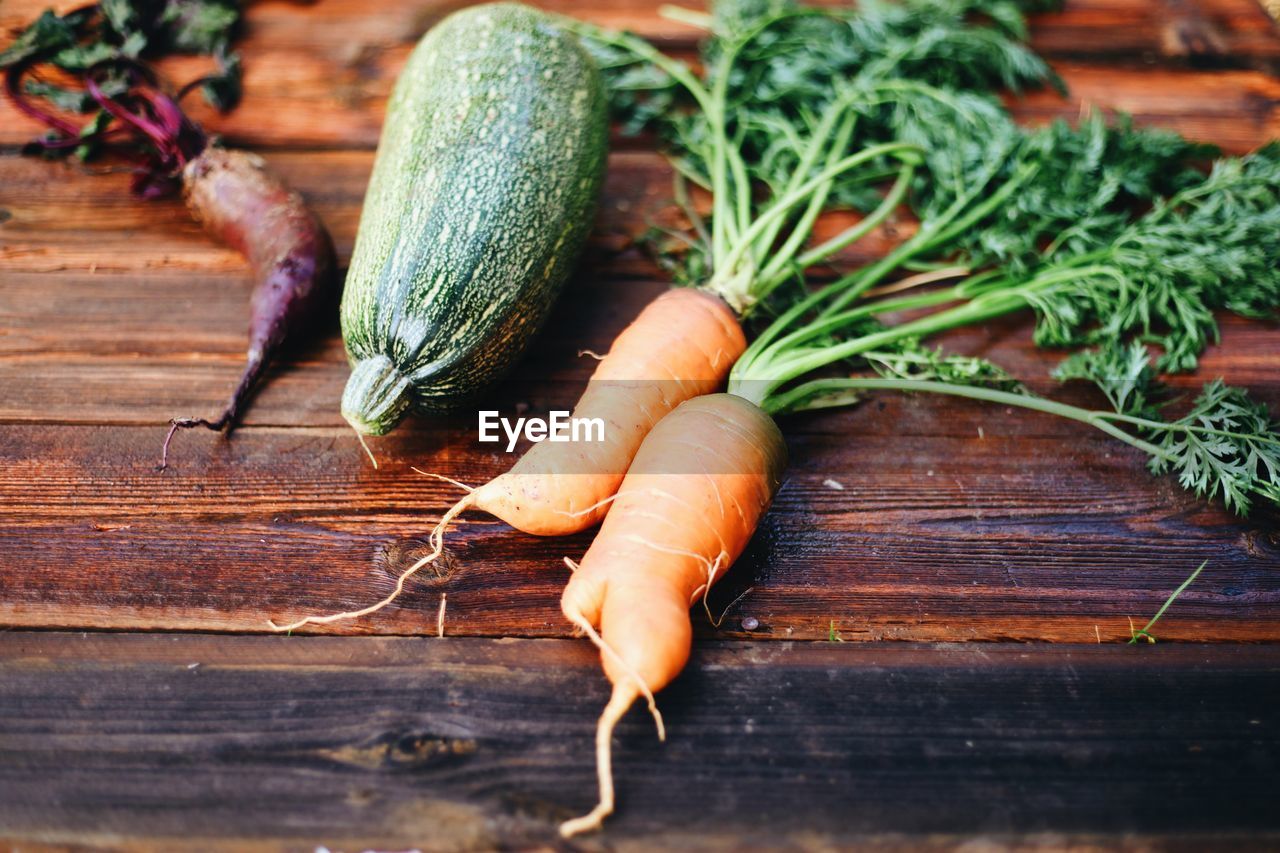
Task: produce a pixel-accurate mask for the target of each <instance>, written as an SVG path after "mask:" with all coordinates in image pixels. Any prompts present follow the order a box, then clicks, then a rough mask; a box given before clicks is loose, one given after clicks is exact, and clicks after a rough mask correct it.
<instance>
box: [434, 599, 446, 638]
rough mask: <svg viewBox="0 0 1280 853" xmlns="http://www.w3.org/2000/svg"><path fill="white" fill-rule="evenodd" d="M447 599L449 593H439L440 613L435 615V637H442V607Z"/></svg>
mask: <svg viewBox="0 0 1280 853" xmlns="http://www.w3.org/2000/svg"><path fill="white" fill-rule="evenodd" d="M448 598H449V593H447V592H442V593H440V612H438V613H437V614H436V636H437V637H443V636H444V607H445V604H446V602H447V601H448Z"/></svg>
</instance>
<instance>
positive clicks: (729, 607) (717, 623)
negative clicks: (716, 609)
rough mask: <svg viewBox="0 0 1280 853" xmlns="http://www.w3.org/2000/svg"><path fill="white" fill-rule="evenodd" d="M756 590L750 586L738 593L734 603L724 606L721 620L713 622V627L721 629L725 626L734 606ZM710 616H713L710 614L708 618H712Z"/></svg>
mask: <svg viewBox="0 0 1280 853" xmlns="http://www.w3.org/2000/svg"><path fill="white" fill-rule="evenodd" d="M754 589H755V587H754V586H749V587H747V588H746V589H744V590H743V591H742V592H740V593H738V595H737V597H736V598H734V599H733V601H730V602H729V603H728V604H726V605H725V606H724V610H721V611H720V618H719V619H715V620H713V621H712V622H711V627H712V628H719V627H720V626H721V625H722V624H724V617H726V616H728V615H729V611H730V610H732V609H733V607H734V605H735V604H737V603H738V602H739V601H741V600H742V599H744V598H746V597H747V594H748V593H750V592H752V591H753V590H754ZM710 615H711V614H710V613H708V614H707V616H708V617H710Z"/></svg>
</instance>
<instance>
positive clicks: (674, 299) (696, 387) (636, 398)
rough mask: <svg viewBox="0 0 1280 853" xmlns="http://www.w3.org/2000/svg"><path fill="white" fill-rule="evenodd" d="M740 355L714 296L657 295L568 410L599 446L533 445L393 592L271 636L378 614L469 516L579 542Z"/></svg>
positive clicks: (731, 323)
mask: <svg viewBox="0 0 1280 853" xmlns="http://www.w3.org/2000/svg"><path fill="white" fill-rule="evenodd" d="M746 346H747V341H746V337H745V336H744V335H743V333H742V327H741V326H740V325H739V324H738V320H737V317H736V316H735V315H734V313H733V311H732V310H730V308H729V306H728V305H726V304H725V303H724V301H723V300H721V299H720V298H719V297H717V296H714V295H712V294H709V293H706V292H703V291H701V290H695V289H692V288H679V289H674V290H669V291H667V292H665V293H663V294H662V295H661V296H659V297H658V298H657V299H655V300H654V301H653V302H651V303H649V305H647V306H646V307H645V309H644V310H643V311H641V312H640V315H639V316H638V317H636V319H635V320H634V321H632V323H631V325H629V326H628V327H627V328H626V329H624V330H623V332H622V334H620V335H619V336H618V337H617V339H616V340H614V342H613V347H612V348H611V349H610V350H609V353H608V355H606V356H604V358H602V359H601V360H600V363H599V364H598V365H597V366H596V369H595V372H594V373H593V374H592V376H591V382H590V383H589V385H588V387H587V390H586V392H585V393H584V394H583V395H582V398H581V399H580V400H579V401H578V405H577V406H576V407H575V408H574V410H573V417H575V418H600V419H601V420H602V421H603V422H604V440H603V441H598V442H550V441H544V442H540V443H538V444H535V445H534V446H533V447H532V448H531V449H530V450H529V451H528V452H527V453H526V454H525V455H524V457H523V458H521V459H520V460H519V461H518V462H517V463H516V464H515V465H514V466H513V467H512V468H511V470H510V471H508V472H507V473H505V474H501V475H499V476H497V477H495V478H494V479H493V480H490V481H489V482H488V483H486V484H484V485H482V486H480V487H478V488H476V489H472V490H470V492H469V493H468V494H467V495H466V497H464V498H463V499H462V500H460V501H458V503H456V504H455V505H454V506H453V507H452V508H450V509H449V510H448V511H447V512H446V513H445V514H444V516H443V517H442V518H441V519H440V521H439V523H437V525H436V527H435V529H434V530H433V531H432V533H431V542H432V549H431V552H430V553H429V554H427V555H426V556H425V557H423V558H422V559H421V560H419V561H418V562H416V563H414V564H413V565H412V566H410V567H409V568H408V569H406V570H405V571H404V572H403V573H402V574H401V575H400V577H399V579H398V580H397V582H396V586H395V589H394V590H393V591H392V593H391V594H390V595H388V596H387V597H386V598H384V599H382V600H381V601H379V602H377V603H376V604H373V605H370V606H369V607H365V608H363V609H360V610H354V611H348V612H344V613H335V614H332V615H329V616H308V617H306V618H304V619H300V620H298V621H297V622H294V623H292V624H290V625H283V626H277V625H276V624H275V623H274V622H273V623H270V624H271V627H272V628H274V629H275V630H278V631H289V630H294V629H297V628H301V627H302V626H304V625H307V624H323V623H327V622H334V621H337V620H339V619H351V618H355V617H358V616H365V615H367V614H369V613H373V612H374V611H376V610H379V609H381V608H382V607H385V606H386V605H387V604H390V603H391V602H392V601H394V600H395V598H396V597H397V596H398V595H399V594H400V592H401V590H403V588H404V583H405V581H406V580H408V578H409V577H410V576H412V575H413V574H414V573H415V572H417V571H418V570H419V569H421V568H422V567H423V566H425V565H427V564H428V563H430V562H432V561H434V560H436V559H438V558H439V557H440V555H441V554H442V553H444V538H443V532H444V529H445V528H446V527H447V526H448V524H449V522H451V521H452V520H453V519H454V518H456V517H457V516H458V515H459V514H460V513H462V512H464V511H466V510H468V509H478V510H482V511H484V512H487V513H489V514H490V515H494V516H497V517H498V518H500V519H502V520H503V521H505V522H506V523H507V524H510V525H511V526H512V527H515V528H516V529H518V530H522V531H524V532H526V533H532V534H535V535H538V536H558V535H566V534H570V533H577V532H579V531H581V530H586V529H587V528H589V527H591V526H593V525H595V524H597V523H598V522H599V521H600V519H601V518H603V517H604V515H605V513H607V512H608V510H609V503H610V501H611V500H612V499H613V496H614V494H615V492H617V490H618V486H619V485H620V484H621V483H622V480H623V477H624V476H625V475H626V473H627V468H628V466H629V465H630V464H631V460H632V458H633V457H634V456H635V454H636V451H637V450H638V449H639V447H640V443H641V442H642V441H643V440H644V437H645V435H646V434H648V432H649V430H651V429H652V428H653V426H654V424H656V423H658V422H659V421H660V420H662V418H663V417H664V416H665V415H666V414H667V413H668V412H670V411H671V410H672V409H674V408H675V407H676V406H678V405H680V404H681V403H683V402H684V401H685V400H689V399H692V398H694V397H697V396H699V395H702V394H708V393H711V392H712V391H715V390H717V389H718V388H719V387H720V386H721V385H723V383H724V380H725V377H726V376H727V375H728V373H729V368H730V367H732V366H733V364H734V362H736V361H737V360H738V357H739V356H741V355H742V353H743V351H744V350H745V349H746ZM430 476H437V477H438V476H439V475H430ZM440 479H445V480H448V478H447V477H440ZM449 482H456V481H453V480H449ZM458 485H461V484H460V483H459V484H458ZM464 488H465V487H464Z"/></svg>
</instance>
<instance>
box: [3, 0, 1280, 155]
mask: <svg viewBox="0 0 1280 853" xmlns="http://www.w3.org/2000/svg"><path fill="white" fill-rule="evenodd" d="M45 5H47V4H46V2H45V0H10V2H9V3H6V9H5V11H4V13H3V17H0V29H5V30H10V31H11V30H12V29H13V28H14V27H17V26H20V25H21V22H23V21H26V20H29V19H30V18H32V17H33V16H34V15H35V14H37V13H38V10H39V9H41V8H43V7H44V6H45ZM74 5H76V4H75V3H63V4H62V6H64V7H68V8H69V7H73V6H74ZM459 5H463V4H460V3H452V2H450V3H441V2H440V0H417V2H414V3H405V4H401V3H391V2H387V0H384V2H381V3H378V4H375V6H374V7H373V8H371V7H370V6H369V4H368V3H365V2H356V0H344V2H338V3H329V2H326V3H324V4H317V5H315V6H299V5H291V4H288V3H266V4H261V5H255V6H254V7H253V8H252V9H251V10H250V13H249V18H248V20H249V26H248V28H247V35H246V37H245V38H244V39H243V41H242V43H241V45H240V47H241V49H242V51H243V52H244V54H245V56H246V58H247V60H246V63H245V80H244V85H245V98H244V102H243V103H242V105H241V106H240V107H239V108H238V109H236V110H235V111H234V112H232V113H231V114H230V115H227V116H218V115H216V114H215V113H213V111H211V110H210V109H208V108H207V107H205V106H204V105H202V104H200V103H198V99H192V101H191V102H190V106H191V108H192V110H193V115H195V117H196V118H197V119H199V120H200V121H201V122H203V123H204V124H205V125H206V126H207V127H208V128H209V129H210V130H211V131H213V132H215V133H218V134H221V135H223V136H225V137H226V138H227V139H228V140H230V141H232V142H233V143H235V144H238V145H246V146H251V147H288V146H293V147H299V146H303V147H333V148H347V147H353V146H355V147H362V148H370V149H371V148H372V147H373V146H374V145H376V143H377V138H378V133H379V130H380V128H381V124H382V113H383V110H384V108H385V103H386V98H387V96H388V94H389V92H390V89H391V85H392V83H393V82H394V80H395V77H396V75H397V74H398V73H399V70H400V68H401V67H402V66H403V64H404V61H405V59H406V57H407V56H408V52H409V49H410V48H411V47H412V44H413V43H414V42H415V41H416V39H417V37H418V35H420V34H421V33H422V32H423V31H425V29H426V28H427V27H428V26H429V25H430V24H431V23H432V22H433V21H434V20H435V19H436V18H437V17H438V16H439V14H440V13H441V12H442V11H444V10H447V9H451V8H454V7H456V6H459ZM548 8H552V9H553V10H555V11H563V12H567V13H569V14H573V15H577V16H579V17H582V18H584V19H587V20H592V21H596V22H599V23H603V24H606V25H610V26H624V27H630V28H632V29H636V30H638V31H640V32H642V33H644V34H646V35H649V36H652V37H655V38H659V39H660V40H662V41H664V42H666V43H667V44H668V46H669V47H671V48H675V49H677V50H687V48H688V46H689V45H690V43H691V38H690V37H691V36H692V35H693V31H692V30H690V29H689V28H688V27H685V26H682V25H676V24H672V23H670V22H667V21H665V20H664V19H662V18H660V17H658V16H657V15H656V14H655V12H653V11H649V10H645V11H639V12H638V11H636V9H635V7H632V6H628V5H626V4H608V3H601V2H600V1H599V0H557V2H554V3H550V4H548ZM1033 33H1034V34H1035V46H1036V47H1037V48H1039V49H1041V50H1044V51H1045V52H1046V53H1047V54H1048V55H1049V56H1051V57H1055V56H1056V57H1059V58H1063V61H1060V62H1055V67H1057V68H1058V70H1059V71H1060V72H1061V74H1062V75H1063V77H1064V79H1065V80H1066V81H1067V83H1068V85H1070V86H1071V87H1072V89H1073V91H1074V94H1073V97H1072V98H1070V99H1068V100H1067V101H1062V100H1059V99H1057V98H1056V97H1053V98H1051V99H1050V98H1048V96H1044V95H1042V96H1040V98H1039V99H1033V101H1032V106H1031V107H1030V108H1028V109H1029V111H1025V110H1024V109H1023V108H1021V107H1019V108H1017V109H1016V110H1015V111H1016V112H1018V113H1019V114H1020V115H1027V116H1029V117H1038V116H1040V115H1042V113H1043V112H1044V110H1045V109H1046V106H1045V105H1046V104H1050V103H1051V104H1052V106H1051V108H1050V109H1051V111H1052V113H1053V114H1055V115H1065V116H1074V115H1076V114H1078V112H1079V109H1080V104H1081V103H1082V102H1084V103H1089V104H1092V105H1093V106H1095V107H1099V108H1116V109H1124V110H1128V111H1130V112H1132V113H1134V114H1135V116H1137V118H1138V119H1139V120H1140V121H1143V122H1148V123H1155V124H1161V125H1166V126H1170V127H1174V128H1175V129H1178V130H1180V131H1183V132H1185V133H1188V134H1190V135H1193V136H1196V137H1197V138H1202V139H1206V140H1210V141H1214V142H1218V143H1220V144H1223V145H1225V146H1227V147H1228V148H1229V149H1231V150H1244V149H1248V148H1252V147H1254V146H1256V145H1258V144H1260V143H1261V142H1262V141H1264V140H1265V139H1268V138H1271V137H1274V136H1276V135H1280V134H1277V128H1278V127H1280V113H1278V110H1277V107H1276V101H1277V88H1276V87H1277V83H1276V81H1275V80H1274V79H1273V78H1271V77H1268V76H1267V74H1266V73H1265V71H1258V70H1237V71H1228V72H1216V71H1212V70H1188V69H1185V68H1177V67H1173V66H1170V65H1167V64H1166V65H1163V66H1157V65H1156V64H1155V61H1156V60H1157V59H1158V58H1162V57H1163V58H1167V59H1178V60H1181V59H1184V58H1186V57H1188V56H1192V57H1194V58H1196V59H1197V61H1198V62H1199V63H1200V64H1205V63H1216V64H1219V65H1221V64H1225V65H1227V66H1232V65H1235V66H1240V65H1248V64H1249V63H1251V62H1252V63H1255V64H1256V63H1258V62H1263V63H1269V62H1272V61H1274V60H1275V58H1276V57H1277V56H1280V34H1277V33H1276V32H1275V31H1274V29H1273V28H1272V26H1271V24H1270V22H1269V20H1268V19H1267V17H1266V15H1265V14H1264V13H1263V12H1262V10H1261V9H1259V8H1258V7H1257V5H1256V4H1255V3H1254V2H1252V0H1217V2H1213V3H1204V4H1197V3H1189V2H1185V0H1163V2H1157V1H1156V0H1120V2H1103V0H1086V2H1079V3H1071V4H1069V5H1068V9H1067V11H1066V12H1065V13H1063V14H1054V15H1043V16H1040V17H1038V18H1037V19H1036V22H1035V26H1034V28H1033ZM1118 57H1119V58H1123V59H1124V60H1125V61H1126V62H1128V63H1130V64H1129V65H1128V66H1116V67H1099V66H1097V65H1096V64H1090V63H1097V62H1098V61H1099V60H1100V59H1114V58H1118ZM1135 58H1136V59H1139V60H1141V61H1142V64H1140V65H1138V66H1134V65H1132V62H1133V60H1134V59H1135ZM1080 59H1084V60H1086V62H1085V63H1081V62H1080V61H1079V60H1080ZM208 67H209V61H208V60H205V59H199V58H186V57H178V58H173V59H170V60H166V61H165V62H164V63H162V69H163V70H164V72H165V73H166V74H167V75H168V76H169V77H170V78H171V79H174V80H177V81H185V80H189V79H194V78H195V77H197V76H199V75H200V74H202V73H204V72H205V71H206V70H207V68H208ZM1240 102H1243V103H1244V105H1245V106H1246V107H1247V109H1246V110H1245V111H1243V112H1240V111H1235V110H1234V107H1236V106H1237V105H1238V103H1240ZM39 132H40V128H38V127H37V125H36V124H35V123H34V122H32V121H31V120H29V119H27V118H26V117H25V116H23V115H21V114H20V113H18V112H17V111H16V110H14V109H13V107H12V106H10V105H9V104H8V103H7V102H4V103H0V146H15V145H20V144H22V143H23V142H25V141H27V140H28V139H30V138H32V137H33V136H34V135H37V134H38V133H39Z"/></svg>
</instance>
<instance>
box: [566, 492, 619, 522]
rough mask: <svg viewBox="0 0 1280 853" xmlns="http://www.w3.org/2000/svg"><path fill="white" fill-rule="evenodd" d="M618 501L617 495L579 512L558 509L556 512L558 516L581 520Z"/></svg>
mask: <svg viewBox="0 0 1280 853" xmlns="http://www.w3.org/2000/svg"><path fill="white" fill-rule="evenodd" d="M617 499H618V495H617V494H616V493H615V494H612V495H609V497H607V498H604V499H603V500H598V501H596V502H595V503H593V504H592V505H591V506H588V507H583V508H582V509H578V510H567V509H558V510H556V514H557V515H567V516H568V517H569V518H580V517H581V516H584V515H587V514H589V513H593V512H595V511H596V510H598V509H599V508H600V507H602V506H607V505H608V504H611V503H613V502H614V501H616V500H617Z"/></svg>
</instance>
